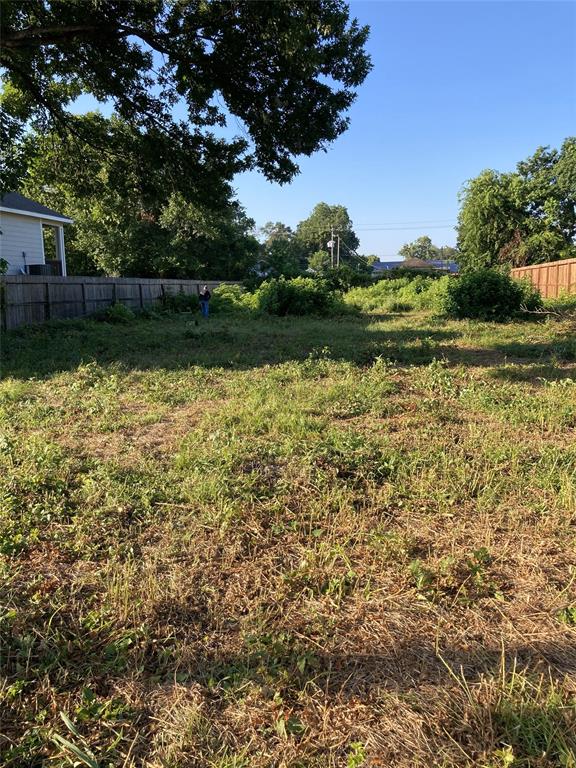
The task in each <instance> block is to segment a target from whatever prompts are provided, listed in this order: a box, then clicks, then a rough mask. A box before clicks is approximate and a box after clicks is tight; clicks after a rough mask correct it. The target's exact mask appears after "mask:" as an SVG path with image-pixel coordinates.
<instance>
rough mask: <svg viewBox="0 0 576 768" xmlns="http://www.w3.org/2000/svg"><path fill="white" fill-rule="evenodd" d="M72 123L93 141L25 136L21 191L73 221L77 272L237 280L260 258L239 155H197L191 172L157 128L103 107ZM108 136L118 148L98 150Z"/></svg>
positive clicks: (70, 240)
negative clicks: (237, 180) (240, 187)
mask: <svg viewBox="0 0 576 768" xmlns="http://www.w3.org/2000/svg"><path fill="white" fill-rule="evenodd" d="M74 122H75V126H78V128H79V131H78V133H82V134H86V135H90V136H92V137H93V139H94V141H93V143H92V144H87V143H85V142H82V141H80V140H79V139H77V138H74V137H73V138H70V137H66V136H64V137H61V136H59V135H58V134H56V133H48V134H45V135H41V134H37V133H35V134H32V135H30V136H28V138H27V140H26V142H25V145H26V147H25V155H26V158H27V174H26V178H25V182H24V184H23V191H24V193H25V194H27V195H29V196H30V197H33V198H34V199H36V200H39V201H40V202H42V203H44V204H45V205H48V206H49V207H52V208H55V209H56V210H60V209H61V210H64V211H65V212H66V213H67V214H68V215H69V216H71V217H72V218H73V219H74V224H73V225H71V226H70V227H68V230H67V235H66V242H67V261H68V266H69V270H70V272H71V273H72V274H74V273H76V274H78V273H80V274H91V273H94V272H104V273H108V274H117V275H125V276H130V275H139V276H142V277H146V276H155V275H161V276H165V277H220V278H222V277H223V278H235V277H242V276H244V274H246V272H247V271H248V270H249V269H250V268H251V267H252V266H253V265H254V264H255V263H256V261H257V258H258V242H257V241H256V239H255V238H254V237H253V236H252V235H251V230H252V229H253V227H254V222H253V221H252V220H251V219H249V218H248V217H246V215H245V213H244V212H243V210H242V208H241V206H240V205H239V204H238V203H237V202H236V201H235V200H234V198H233V197H232V189H231V187H230V183H229V180H228V179H229V178H231V176H232V174H233V171H234V168H235V167H236V161H235V158H234V156H233V153H231V154H232V156H231V157H228V158H226V154H227V153H226V152H225V151H223V152H222V153H221V154H220V155H215V156H213V157H211V158H210V162H209V163H208V162H200V159H199V161H198V171H197V173H195V174H193V175H189V174H185V173H181V171H180V168H179V166H178V153H175V152H174V148H173V147H171V146H168V145H169V138H168V137H166V135H165V134H163V133H161V132H156V131H153V130H150V131H147V132H145V133H141V132H139V131H138V130H137V129H135V128H134V127H133V126H131V125H130V124H128V123H126V122H125V121H123V120H121V119H120V118H118V117H112V118H110V119H107V118H104V117H102V116H101V115H99V114H89V115H84V116H82V117H76V118H75V121H74ZM102 137H105V138H106V143H107V146H109V147H110V148H111V149H112V151H110V152H102V151H99V150H97V149H95V148H94V146H93V144H98V143H99V142H100V139H101V138H102ZM205 157H206V155H205Z"/></svg>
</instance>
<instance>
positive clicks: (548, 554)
mask: <svg viewBox="0 0 576 768" xmlns="http://www.w3.org/2000/svg"><path fill="white" fill-rule="evenodd" d="M441 282H442V281H436V284H439V283H441ZM419 283H420V284H422V283H421V281H418V282H417V283H416V285H418V284H419ZM368 290H369V291H370V290H372V289H368ZM380 290H381V289H380ZM243 295H244V294H242V292H241V289H239V288H238V287H237V286H226V287H225V288H224V287H223V288H222V289H219V291H218V292H216V296H215V298H214V302H215V303H216V302H217V301H221V302H223V303H225V302H226V301H228V302H232V303H234V302H236V301H241V300H242V296H243ZM419 295H420V293H418V292H416V291H415V287H414V296H419ZM191 317H193V316H192V315H190V314H186V313H180V314H167V315H164V316H162V317H161V318H160V319H159V320H154V319H148V320H144V319H139V318H136V319H134V320H131V322H130V327H129V335H128V334H127V332H126V330H127V329H126V327H123V326H118V327H115V326H113V325H110V324H106V323H99V322H95V321H67V322H59V323H56V322H55V323H52V324H47V325H45V326H41V327H37V328H31V329H22V330H20V331H14V332H11V333H9V334H6V335H5V336H4V338H3V349H2V353H3V358H2V377H3V378H2V382H1V383H0V429H1V438H0V498H1V501H0V531H1V536H0V552H1V569H0V576H1V579H2V587H1V588H2V599H1V600H0V604H1V605H2V609H1V614H0V654H1V663H0V670H1V671H0V674H2V676H3V677H2V682H1V683H0V700H1V705H0V734H2V735H1V736H0V754H1V755H2V757H1V758H0V762H2V764H3V765H5V766H6V767H7V768H31V767H32V766H39V765H43V764H50V765H54V766H56V767H57V768H64V766H69V765H71V764H74V763H76V764H77V765H99V766H100V768H109V767H110V766H114V768H116V766H123V768H124V767H125V768H136V767H137V766H138V768H142V767H145V766H148V767H149V768H152V767H153V766H166V767H167V766H170V767H171V768H185V767H187V766H189V765H194V766H199V768H215V766H218V768H224V767H225V766H250V768H252V767H253V766H254V767H255V768H258V767H259V766H260V767H261V768H265V767H266V768H267V767H268V766H270V765H284V766H289V767H290V768H296V767H297V766H298V767H300V768H302V767H304V766H306V768H308V767H310V768H328V767H329V766H330V768H332V767H333V766H334V767H336V766H355V767H357V766H362V765H378V764H381V765H394V766H398V767H399V768H402V767H403V766H405V767H406V768H408V766H410V768H413V766H422V767H423V766H426V767H428V766H434V765H435V766H442V767H443V768H456V766H458V768H460V767H462V768H464V766H466V767H468V766H479V767H480V766H482V768H504V767H505V766H506V767H509V766H512V768H558V766H564V767H565V768H566V767H568V766H574V761H575V759H576V740H575V736H574V734H575V733H576V708H575V697H574V687H573V678H572V675H573V672H574V642H575V640H576V634H575V632H576V629H575V624H574V621H573V617H574V606H575V605H576V590H575V583H576V580H575V576H576V558H575V557H574V551H575V548H574V545H575V543H576V541H575V537H574V523H575V520H576V517H575V516H576V452H575V451H574V441H573V432H574V428H575V427H576V383H575V382H576V364H575V360H576V355H575V352H576V350H574V345H573V336H574V328H573V321H571V320H556V319H552V320H550V319H549V320H547V321H544V322H533V321H529V322H526V321H524V322H522V323H516V322H508V323H506V324H498V325H495V324H493V323H478V322H469V321H465V320H462V321H442V322H440V321H438V320H437V319H435V318H434V317H433V316H431V315H430V314H426V313H424V314H422V313H420V314H414V313H413V314H410V315H406V316H404V315H400V316H398V315H395V316H391V315H381V316H378V315H377V314H373V315H371V316H367V315H351V316H340V317H336V318H329V319H323V318H320V317H306V318H299V317H291V318H287V317H275V316H273V315H268V316H266V317H265V319H260V318H258V317H257V316H255V315H253V314H252V313H249V312H246V313H245V314H244V315H243V314H242V313H241V312H239V311H236V312H235V313H234V314H233V315H226V314H225V313H221V314H220V315H218V314H217V313H216V314H215V316H214V317H212V318H211V319H210V322H209V323H204V324H199V325H195V324H194V322H192V321H191Z"/></svg>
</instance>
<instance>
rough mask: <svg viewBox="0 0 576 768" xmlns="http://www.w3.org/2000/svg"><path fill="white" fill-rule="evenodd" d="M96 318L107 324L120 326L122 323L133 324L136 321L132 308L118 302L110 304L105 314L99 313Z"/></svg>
mask: <svg viewBox="0 0 576 768" xmlns="http://www.w3.org/2000/svg"><path fill="white" fill-rule="evenodd" d="M95 318H96V319H97V320H102V321H103V322H105V323H115V324H119V325H120V324H122V323H124V324H125V323H131V322H132V321H133V320H135V319H136V315H135V314H134V312H132V310H131V309H130V307H127V306H126V305H125V304H121V303H120V302H117V303H115V304H110V306H109V307H107V308H106V309H105V310H104V311H103V312H99V313H98V314H97V315H96V316H95Z"/></svg>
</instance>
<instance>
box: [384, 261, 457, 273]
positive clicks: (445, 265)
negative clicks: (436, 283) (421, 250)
mask: <svg viewBox="0 0 576 768" xmlns="http://www.w3.org/2000/svg"><path fill="white" fill-rule="evenodd" d="M372 269H373V270H374V272H382V271H384V270H386V269H437V270H440V271H443V272H452V273H456V272H458V264H457V263H456V262H455V261H451V260H450V261H445V260H443V259H430V261H424V260H423V259H398V260H397V261H376V262H375V263H374V264H373V265H372Z"/></svg>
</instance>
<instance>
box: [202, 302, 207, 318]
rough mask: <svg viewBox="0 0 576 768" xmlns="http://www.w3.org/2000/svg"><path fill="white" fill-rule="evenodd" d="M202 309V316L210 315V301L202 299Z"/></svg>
mask: <svg viewBox="0 0 576 768" xmlns="http://www.w3.org/2000/svg"><path fill="white" fill-rule="evenodd" d="M200 311H201V312H202V317H208V302H207V301H200Z"/></svg>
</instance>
